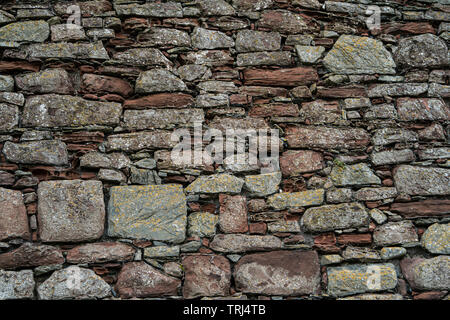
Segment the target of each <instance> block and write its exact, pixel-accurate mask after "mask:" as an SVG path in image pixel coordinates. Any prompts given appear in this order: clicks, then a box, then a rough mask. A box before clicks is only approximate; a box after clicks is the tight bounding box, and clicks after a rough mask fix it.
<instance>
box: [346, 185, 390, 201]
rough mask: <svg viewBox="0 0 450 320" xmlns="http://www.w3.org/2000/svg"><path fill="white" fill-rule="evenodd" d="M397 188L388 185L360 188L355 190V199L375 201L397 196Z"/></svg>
mask: <svg viewBox="0 0 450 320" xmlns="http://www.w3.org/2000/svg"><path fill="white" fill-rule="evenodd" d="M397 194H398V193H397V189H395V188H390V187H381V188H362V189H359V190H358V191H356V192H355V199H356V200H361V201H376V200H383V199H388V198H395V197H396V196H397Z"/></svg>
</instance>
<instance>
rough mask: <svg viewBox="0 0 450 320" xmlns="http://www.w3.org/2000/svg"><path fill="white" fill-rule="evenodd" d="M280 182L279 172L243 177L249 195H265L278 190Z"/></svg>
mask: <svg viewBox="0 0 450 320" xmlns="http://www.w3.org/2000/svg"><path fill="white" fill-rule="evenodd" d="M280 183H281V172H273V173H266V174H260V175H254V176H246V177H245V185H244V188H245V189H246V190H248V191H249V192H250V195H252V196H256V197H265V196H268V195H270V194H273V193H275V192H277V191H278V188H279V185H280Z"/></svg>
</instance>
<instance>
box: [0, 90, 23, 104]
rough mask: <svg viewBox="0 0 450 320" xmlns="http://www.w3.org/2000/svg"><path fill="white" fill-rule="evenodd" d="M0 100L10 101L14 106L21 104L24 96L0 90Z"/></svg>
mask: <svg viewBox="0 0 450 320" xmlns="http://www.w3.org/2000/svg"><path fill="white" fill-rule="evenodd" d="M0 102H5V103H10V104H14V105H16V106H23V105H24V103H25V97H24V96H23V94H21V93H16V92H0Z"/></svg>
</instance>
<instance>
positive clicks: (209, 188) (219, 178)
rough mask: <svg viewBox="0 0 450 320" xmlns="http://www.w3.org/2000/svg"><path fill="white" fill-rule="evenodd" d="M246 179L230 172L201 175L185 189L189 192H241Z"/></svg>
mask: <svg viewBox="0 0 450 320" xmlns="http://www.w3.org/2000/svg"><path fill="white" fill-rule="evenodd" d="M243 185H244V180H242V179H240V178H237V177H235V176H232V175H229V174H226V173H224V174H213V175H210V176H201V177H199V178H197V179H196V180H195V181H194V182H192V183H191V184H190V185H189V186H187V188H186V189H185V191H186V192H188V193H240V192H241V189H242V186H243Z"/></svg>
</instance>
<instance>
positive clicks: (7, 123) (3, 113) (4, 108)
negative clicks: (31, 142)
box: [0, 103, 19, 131]
mask: <svg viewBox="0 0 450 320" xmlns="http://www.w3.org/2000/svg"><path fill="white" fill-rule="evenodd" d="M18 124H19V108H18V106H14V105H10V104H6V103H0V131H9V130H11V129H13V128H15V127H17V125H18Z"/></svg>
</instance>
